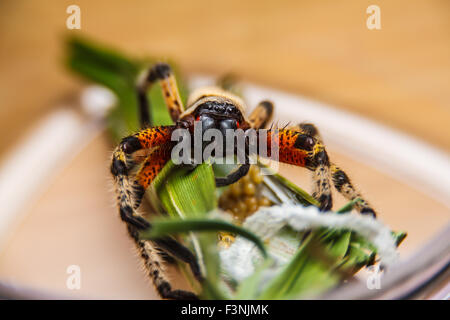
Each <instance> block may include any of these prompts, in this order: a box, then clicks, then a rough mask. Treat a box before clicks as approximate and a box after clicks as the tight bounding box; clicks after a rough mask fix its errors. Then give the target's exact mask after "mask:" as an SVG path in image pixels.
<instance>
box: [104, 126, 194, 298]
mask: <svg viewBox="0 0 450 320" xmlns="http://www.w3.org/2000/svg"><path fill="white" fill-rule="evenodd" d="M164 130H167V131H170V130H168V129H167V127H160V128H149V129H145V130H142V131H141V132H139V133H137V134H135V135H133V136H130V137H128V138H125V139H124V140H123V141H122V143H121V144H120V145H119V147H118V148H117V149H116V152H115V153H114V155H113V164H112V166H111V172H112V173H113V176H114V179H115V182H116V191H117V195H118V204H119V212H120V216H121V218H122V220H123V221H124V222H126V223H127V226H128V232H129V234H130V236H131V237H132V238H133V240H134V241H135V243H136V246H137V248H138V250H139V252H140V255H141V257H142V258H143V259H144V265H145V267H146V269H147V271H148V274H149V277H150V279H151V280H152V282H153V284H154V285H155V288H156V289H157V290H158V292H159V294H160V295H161V297H162V298H166V299H197V297H196V296H195V294H194V293H192V292H188V291H183V290H172V289H171V285H170V282H169V281H168V278H167V275H166V274H165V271H164V268H163V265H164V264H163V261H162V258H161V256H160V254H159V252H160V251H159V250H157V248H156V247H155V246H157V247H158V248H160V249H163V250H164V249H165V250H167V251H169V253H170V254H172V255H173V256H175V257H177V258H179V259H180V260H182V261H184V262H187V263H188V264H189V266H190V268H191V270H192V273H193V274H194V275H195V277H196V278H197V279H198V280H199V281H201V279H202V276H201V273H200V268H199V266H198V264H197V260H196V258H195V256H194V255H193V254H192V253H191V252H190V251H189V249H188V248H186V247H184V246H183V245H182V244H180V243H178V242H176V241H175V240H174V239H171V238H167V237H166V238H161V239H156V240H153V241H149V240H141V239H139V231H140V230H142V229H147V228H151V224H150V223H149V222H148V221H147V220H145V219H144V218H143V217H142V216H141V215H139V213H137V212H136V209H137V208H138V207H139V205H140V203H141V200H142V198H143V195H144V193H145V190H146V189H147V187H148V186H149V185H150V184H151V182H152V181H153V179H154V178H155V177H156V176H157V174H158V173H159V172H160V171H161V170H162V168H163V167H164V165H165V164H166V163H167V161H168V160H169V159H170V154H171V152H170V151H171V148H170V144H169V143H168V141H167V138H164V137H163V136H162V135H163V134H162V132H163V131H164ZM166 135H168V136H170V134H169V133H168V132H167V133H166ZM150 137H151V139H150ZM134 139H137V140H134ZM148 139H150V140H151V141H148ZM138 142H139V144H138ZM158 143H162V145H161V146H158V145H157V144H158ZM143 148H145V149H149V148H152V149H151V152H150V154H149V155H148V156H147V158H146V159H145V160H144V161H143V164H142V167H141V168H140V169H139V171H138V172H137V174H136V175H135V176H134V177H132V178H131V177H130V175H129V173H128V172H129V170H131V169H132V168H133V166H134V165H135V164H134V163H133V164H131V165H130V164H129V163H123V164H122V163H121V162H120V161H122V160H121V158H120V157H124V158H125V159H128V157H127V155H128V153H127V152H130V153H133V152H136V151H138V150H140V149H143ZM125 151H126V152H125ZM118 163H119V164H120V165H118ZM124 168H125V171H124ZM121 170H122V171H121Z"/></svg>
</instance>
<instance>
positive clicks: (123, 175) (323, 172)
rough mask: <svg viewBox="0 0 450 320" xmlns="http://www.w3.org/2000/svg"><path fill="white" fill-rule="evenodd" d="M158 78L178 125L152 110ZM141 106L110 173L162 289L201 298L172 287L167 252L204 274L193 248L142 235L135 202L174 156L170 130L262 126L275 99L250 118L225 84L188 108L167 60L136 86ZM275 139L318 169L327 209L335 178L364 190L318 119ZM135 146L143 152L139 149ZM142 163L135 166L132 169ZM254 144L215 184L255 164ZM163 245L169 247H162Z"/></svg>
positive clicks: (284, 158)
mask: <svg viewBox="0 0 450 320" xmlns="http://www.w3.org/2000/svg"><path fill="white" fill-rule="evenodd" d="M155 81H159V82H160V84H161V88H162V91H163V96H164V99H165V103H166V105H167V107H168V109H169V113H170V116H171V118H172V120H173V121H174V123H175V124H174V125H168V126H154V127H149V125H150V124H151V121H150V114H149V101H148V100H147V96H146V92H147V90H148V89H149V88H150V86H151V85H152V84H153V83H154V82H155ZM137 95H138V101H139V112H140V121H141V125H142V128H143V129H142V130H141V131H139V132H137V133H135V134H133V135H130V136H128V137H125V138H124V139H123V140H122V141H121V143H120V144H119V146H117V148H116V149H115V150H114V152H113V155H112V164H111V173H112V175H113V177H114V182H115V187H116V192H117V204H118V207H119V213H120V217H121V219H122V220H123V221H124V222H125V223H126V224H127V227H128V232H129V234H130V236H131V237H132V238H133V240H134V241H135V243H136V246H137V248H138V250H139V252H140V254H141V257H142V258H143V260H144V264H145V267H146V269H147V272H148V275H149V277H150V279H151V280H152V281H153V284H154V285H155V287H156V289H157V291H158V293H159V294H160V296H161V297H162V298H166V299H196V298H197V296H196V295H195V294H194V293H192V292H188V291H183V290H173V289H172V286H171V284H170V282H169V280H168V278H167V276H166V273H165V270H164V265H163V264H164V261H163V260H164V255H167V254H168V255H169V256H171V257H175V258H178V259H180V260H182V261H183V262H186V263H188V264H189V266H190V268H191V270H192V272H193V274H194V276H195V277H196V278H197V279H198V280H199V281H202V275H201V272H200V269H199V266H198V264H197V260H196V257H195V256H194V254H193V253H192V252H191V251H190V250H189V249H188V248H186V247H185V246H183V245H182V244H180V243H179V242H177V241H176V240H175V239H173V238H170V237H166V238H162V239H158V240H153V241H149V240H141V239H139V233H138V232H139V231H140V230H143V229H147V228H150V227H151V225H150V223H149V222H148V221H147V220H146V219H144V218H143V217H142V216H141V215H140V214H139V213H138V212H137V211H136V209H137V208H138V207H139V205H140V203H141V200H142V197H143V195H144V192H145V190H146V189H147V187H149V186H150V184H151V182H152V181H153V180H154V178H155V177H156V175H157V174H158V173H159V172H160V171H161V169H162V168H163V167H164V165H165V164H166V163H167V161H168V160H169V159H170V156H171V150H172V148H173V147H174V144H175V142H174V141H172V140H171V134H172V133H173V132H174V131H175V130H176V129H179V128H184V129H188V130H189V131H191V132H192V131H193V130H194V125H195V123H196V121H199V122H201V124H202V127H203V129H207V128H215V129H219V130H220V131H221V132H224V131H225V129H237V128H240V129H243V130H247V129H250V128H253V129H256V130H257V131H258V130H261V129H262V128H264V127H265V126H266V125H267V124H268V122H269V120H270V118H271V116H272V113H273V104H272V103H271V102H269V101H262V102H260V103H259V104H258V106H257V107H256V108H255V109H254V110H253V112H252V113H251V114H250V116H249V117H248V118H247V117H246V116H245V114H244V112H243V110H244V109H245V108H244V104H243V102H242V101H241V99H239V98H238V97H236V96H234V95H233V94H231V93H229V92H226V91H225V90H222V89H219V88H204V89H202V90H199V91H197V92H195V93H193V94H191V96H190V97H189V99H188V103H187V109H186V110H185V109H184V107H183V104H182V102H181V99H180V95H179V93H178V88H177V84H176V81H175V77H174V75H173V73H172V71H171V69H170V67H169V66H168V65H167V64H163V63H158V64H156V65H154V66H153V67H152V68H150V69H149V70H148V71H147V72H146V73H145V74H144V76H143V77H141V78H140V80H139V82H138V86H137ZM274 130H277V132H278V136H277V137H278V141H272V140H273V137H274V136H273V135H272V134H271V133H272V132H273V131H274ZM271 143H277V144H278V147H279V149H278V150H279V161H280V162H284V163H288V164H292V165H297V166H300V167H305V168H307V169H309V170H311V171H313V185H314V187H313V189H314V190H313V196H314V198H315V199H317V200H318V202H319V203H320V209H321V210H322V211H327V210H330V209H331V207H332V198H331V187H330V185H331V183H332V184H333V185H334V187H335V188H336V190H337V191H338V192H340V193H341V194H342V195H343V196H344V197H345V198H347V199H349V200H353V199H356V198H362V197H361V195H360V194H359V193H358V192H357V191H356V190H355V188H354V187H353V186H352V184H351V182H350V179H349V178H348V176H347V174H345V172H344V171H342V169H340V168H339V167H337V166H336V165H335V164H334V163H332V162H330V160H329V157H328V155H327V152H326V151H325V147H324V145H323V143H322V140H321V138H320V136H319V133H318V131H317V129H316V128H315V126H314V125H312V124H307V123H302V124H299V125H296V126H291V127H288V128H283V129H278V128H277V129H272V128H271V129H269V130H268V131H267V144H268V145H269V146H270V145H271ZM137 152H140V153H141V154H142V153H143V154H144V155H145V157H133V155H134V154H135V153H137ZM137 165H141V166H140V168H139V170H138V171H137V173H136V174H131V170H132V169H133V168H134V167H136V166H137ZM249 167H250V163H249V161H248V150H247V149H246V157H245V163H244V164H241V165H240V166H239V167H238V168H237V169H236V170H235V171H233V172H231V173H230V174H229V175H228V176H226V177H216V185H217V186H219V187H220V186H226V185H229V184H232V183H234V182H236V181H238V180H239V179H240V178H242V177H243V176H245V175H246V174H247V173H248V171H249ZM356 208H357V210H358V211H359V212H360V213H362V214H371V215H373V216H375V212H374V210H373V209H372V208H371V207H370V205H369V204H368V202H367V201H365V200H361V201H360V202H359V203H357V204H356ZM162 252H164V253H162Z"/></svg>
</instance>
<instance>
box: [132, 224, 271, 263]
mask: <svg viewBox="0 0 450 320" xmlns="http://www.w3.org/2000/svg"><path fill="white" fill-rule="evenodd" d="M191 231H192V232H195V231H197V232H198V231H213V232H219V231H227V232H232V233H235V234H237V235H240V236H242V237H244V238H246V239H248V240H250V241H251V242H253V243H254V244H255V245H256V246H257V247H258V249H259V250H260V251H261V253H262V254H263V256H264V257H267V252H266V249H265V247H264V244H263V242H262V241H261V239H260V238H259V237H257V236H256V235H255V234H253V233H252V232H250V231H248V230H246V229H244V228H241V227H239V226H236V225H234V224H231V223H229V222H226V221H223V220H217V219H216V220H212V219H185V220H178V221H177V220H168V221H167V220H166V221H155V222H152V229H151V230H150V231H147V232H146V233H141V238H143V239H154V238H158V237H161V236H165V235H169V234H177V233H185V232H191Z"/></svg>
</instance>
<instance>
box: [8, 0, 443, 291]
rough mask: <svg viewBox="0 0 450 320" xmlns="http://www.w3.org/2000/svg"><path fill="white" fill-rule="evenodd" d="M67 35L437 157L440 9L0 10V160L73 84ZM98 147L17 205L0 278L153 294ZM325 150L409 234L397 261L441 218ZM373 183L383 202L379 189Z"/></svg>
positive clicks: (414, 197)
mask: <svg viewBox="0 0 450 320" xmlns="http://www.w3.org/2000/svg"><path fill="white" fill-rule="evenodd" d="M72 4H76V5H78V6H79V7H80V9H81V29H80V30H68V29H67V28H66V19H67V18H68V16H69V14H68V13H66V9H67V7H68V6H69V5H72ZM373 4H376V5H378V6H379V7H380V9H381V30H369V29H368V28H367V26H366V20H367V18H368V16H369V14H367V13H366V9H367V7H368V6H370V5H373ZM68 34H69V35H70V34H79V35H84V36H88V37H90V38H91V39H93V40H98V41H100V42H101V43H105V44H108V45H111V46H113V47H116V48H118V49H120V50H121V51H125V52H126V53H128V54H130V55H133V56H137V57H144V56H148V55H152V56H161V57H167V58H170V59H173V60H174V61H176V62H177V63H178V65H179V67H180V69H181V71H183V73H185V74H191V73H194V72H195V73H199V72H200V73H207V74H212V75H222V74H225V73H227V72H234V73H236V74H237V75H238V76H239V77H240V78H242V79H244V80H245V81H250V82H254V83H256V84H260V85H265V86H270V87H273V88H276V89H280V90H284V91H288V92H292V93H296V94H301V95H303V96H306V97H308V98H313V99H315V100H318V101H322V102H326V103H329V104H331V105H333V106H335V107H336V108H339V109H342V110H347V111H350V112H352V113H356V114H359V115H362V116H364V117H367V118H370V119H372V120H375V121H377V122H380V123H383V124H384V125H387V126H389V127H392V128H395V129H398V130H401V131H403V132H405V133H407V134H409V135H411V136H413V137H415V138H418V139H420V140H422V141H425V142H427V143H429V144H430V145H432V146H434V147H436V148H439V149H441V150H442V151H444V152H446V153H448V151H449V150H450V85H449V83H450V82H449V79H450V2H449V1H446V0H428V1H426V0H423V1H420V0H416V1H406V0H405V1H402V0H395V1H392V0H386V1H382V0H376V1H364V0H358V1H347V0H346V1H332V0H328V1H327V0H320V1H312V0H311V1H262V0H259V1H234V0H229V1H195V0H193V1H136V0H134V1H126V2H125V1H122V2H112V1H81V0H78V1H63V0H60V1H51V0H40V1H1V2H0V70H1V72H0V102H1V106H0V163H1V161H2V160H3V158H4V157H5V156H6V155H7V154H8V152H9V151H10V150H11V149H12V148H14V146H15V145H17V144H18V143H19V142H20V141H21V139H23V137H25V136H26V135H27V133H29V132H30V128H32V126H33V124H35V123H36V121H38V120H39V119H41V118H42V117H45V116H46V115H47V114H48V113H49V112H51V111H52V110H54V109H56V108H58V107H60V105H61V103H60V102H61V101H64V99H66V98H67V97H70V96H73V95H75V94H76V93H77V92H79V91H80V90H81V89H82V88H83V86H84V85H85V83H83V82H82V81H80V78H78V77H74V76H73V74H71V73H70V72H68V71H67V69H66V68H65V67H64V63H63V61H64V46H63V42H64V37H65V36H67V35H68ZM261 98H264V97H261ZM111 149H112V147H111V145H110V144H109V143H108V141H107V138H106V137H105V136H103V135H100V136H98V137H96V138H95V140H94V141H93V142H92V143H90V144H89V145H87V147H86V148H85V149H83V151H82V152H81V154H80V155H79V156H77V157H76V158H75V159H73V160H71V161H70V162H68V163H67V168H66V169H64V170H63V171H61V174H59V175H58V176H57V178H56V179H55V180H52V181H51V182H49V188H48V189H45V191H43V194H42V196H41V197H40V198H39V200H38V201H37V202H36V203H33V204H32V205H31V204H30V206H29V207H27V209H26V210H25V209H24V210H25V211H26V213H25V214H24V216H25V218H24V219H23V220H22V222H21V224H20V227H19V229H18V230H17V232H15V234H14V236H13V237H12V238H10V239H9V240H8V244H7V245H6V246H3V247H2V248H1V250H2V251H1V252H0V279H3V280H5V281H10V282H14V283H16V282H17V283H21V284H24V285H26V286H29V287H32V288H44V289H46V290H53V291H58V290H59V291H61V292H63V294H67V295H71V294H73V292H72V291H71V292H67V290H66V291H64V290H65V281H66V277H67V274H66V267H67V266H68V265H70V264H80V265H82V270H85V272H84V273H83V274H84V275H83V277H84V278H83V279H84V280H83V287H82V288H83V289H82V290H81V292H77V293H76V294H81V295H88V296H94V297H110V298H116V297H125V298H142V297H144V298H149V297H150V298H155V297H156V296H155V295H154V293H153V292H152V291H151V290H149V288H148V285H147V284H146V283H145V280H144V278H143V276H142V275H141V274H139V270H138V268H137V267H136V266H137V262H136V259H135V257H134V256H133V255H132V254H130V247H131V243H130V242H128V239H126V237H125V230H124V227H123V226H122V224H121V222H120V221H119V219H118V217H117V216H116V213H115V209H114V206H113V201H112V199H113V196H112V193H110V192H109V190H108V188H109V186H110V184H109V182H108V170H107V166H108V158H109V151H110V150H111ZM331 149H332V148H331ZM332 152H333V154H334V159H336V160H335V161H336V162H338V163H340V164H341V163H343V166H344V167H347V168H352V169H351V170H350V171H351V172H350V174H351V175H352V176H354V177H357V178H354V180H356V181H357V182H358V185H359V186H360V187H361V189H362V190H364V191H365V194H367V195H370V196H369V198H370V199H373V200H372V202H373V203H374V204H375V206H376V207H378V208H380V212H381V216H382V219H383V220H384V221H386V222H387V223H388V224H389V225H391V226H392V227H393V228H396V229H401V230H406V231H408V232H409V234H410V235H409V237H408V238H407V240H406V242H405V247H406V248H405V249H403V250H405V252H406V253H407V252H411V251H412V250H413V249H414V248H417V246H419V245H420V244H421V243H422V242H423V241H424V239H425V238H427V237H430V236H431V235H432V234H433V233H435V232H437V230H439V228H440V227H443V226H444V225H445V223H446V222H448V221H449V219H448V218H449V211H448V208H447V207H445V206H444V205H442V204H441V203H439V202H437V201H435V200H432V199H430V198H429V197H427V196H425V195H423V194H421V193H419V192H417V191H415V190H414V189H411V188H409V187H408V186H406V185H404V184H403V183H401V182H399V181H396V180H393V179H392V178H390V177H387V176H383V175H382V174H380V173H379V172H378V171H377V170H375V169H373V168H370V166H368V165H365V164H364V163H359V162H357V161H355V160H354V159H352V158H351V157H348V156H346V155H345V154H339V150H333V149H332ZM412 156H413V155H412ZM288 170H289V169H288ZM448 174H449V173H448V172H443V175H448ZM301 179H302V178H299V181H303V180H301ZM304 181H306V183H309V182H308V180H307V179H306V180H304ZM22 183H27V182H26V181H23V182H22ZM386 185H388V186H389V192H384V191H383V190H384V189H383V188H381V189H380V186H386ZM387 193H388V194H387ZM405 203H407V204H408V207H409V208H408V210H406V211H405V210H404V207H405ZM402 209H403V211H404V212H403V211H401V210H402ZM400 211H401V213H399V214H395V212H397V213H398V212H400ZM427 211H429V212H432V214H431V213H430V215H428V216H427V215H425V214H424V212H427ZM0 212H1V210H0ZM424 226H426V228H428V229H426V230H423V228H424ZM118 234H119V235H120V236H118ZM408 241H409V242H408ZM80 261H82V262H80ZM83 264H84V265H83ZM181 285H183V284H181ZM59 291H58V292H59Z"/></svg>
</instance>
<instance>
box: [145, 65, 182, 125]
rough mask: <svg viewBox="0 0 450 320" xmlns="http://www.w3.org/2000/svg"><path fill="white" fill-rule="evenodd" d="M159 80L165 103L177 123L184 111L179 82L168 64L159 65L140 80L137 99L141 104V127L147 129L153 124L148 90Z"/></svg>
mask: <svg viewBox="0 0 450 320" xmlns="http://www.w3.org/2000/svg"><path fill="white" fill-rule="evenodd" d="M157 80H159V83H160V85H161V89H162V91H163V97H164V101H165V103H166V106H167V108H168V109H169V113H170V116H171V118H172V120H173V121H174V122H176V121H177V120H178V118H179V116H180V114H181V113H182V112H183V111H184V107H183V103H182V101H181V98H180V94H179V92H178V86H177V82H176V80H175V76H174V74H173V72H172V69H171V68H170V66H169V65H168V64H165V63H157V64H155V65H154V66H153V67H151V68H150V69H148V70H147V71H146V72H145V73H144V74H143V76H142V77H141V78H140V79H139V80H138V85H137V98H138V103H139V118H140V121H141V127H142V128H145V127H148V126H149V125H151V124H152V121H151V119H150V113H149V107H150V102H149V101H148V99H147V91H148V89H149V88H150V87H151V86H152V85H153V83H155V81H157Z"/></svg>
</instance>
